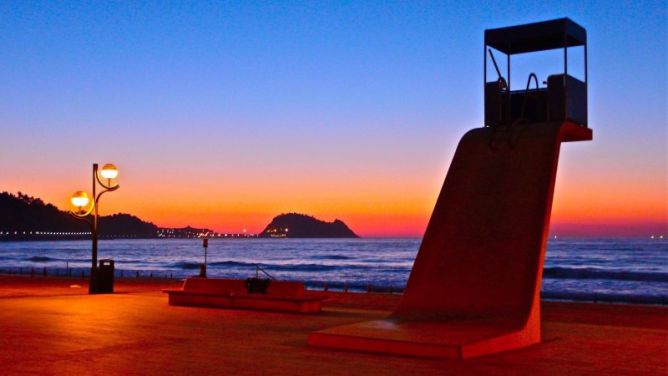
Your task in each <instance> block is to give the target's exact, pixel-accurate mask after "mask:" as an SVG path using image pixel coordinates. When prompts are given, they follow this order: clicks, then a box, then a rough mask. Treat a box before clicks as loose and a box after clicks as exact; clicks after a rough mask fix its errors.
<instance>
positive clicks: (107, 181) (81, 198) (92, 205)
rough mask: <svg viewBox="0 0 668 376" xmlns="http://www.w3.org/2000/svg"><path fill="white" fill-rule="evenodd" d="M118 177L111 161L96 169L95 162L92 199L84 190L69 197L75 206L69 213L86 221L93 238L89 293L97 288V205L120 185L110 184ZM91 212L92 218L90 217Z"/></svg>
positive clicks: (94, 292) (96, 291)
mask: <svg viewBox="0 0 668 376" xmlns="http://www.w3.org/2000/svg"><path fill="white" fill-rule="evenodd" d="M116 177H118V169H117V168H116V166H114V165H113V164H111V163H107V164H105V165H104V166H102V168H101V169H98V165H97V163H93V196H92V199H93V201H92V202H91V198H90V197H89V196H88V194H87V193H86V192H84V191H76V192H74V194H73V195H72V197H71V198H70V202H71V203H72V205H73V206H74V207H75V208H76V211H71V212H70V213H71V214H72V215H73V216H75V217H77V218H78V219H81V220H83V221H85V222H86V223H88V225H89V226H90V230H91V237H92V240H93V246H92V257H91V269H90V284H89V287H88V293H89V294H96V293H98V292H100V291H99V288H98V278H97V277H98V273H97V237H98V217H99V216H98V206H99V202H100V197H102V195H103V194H105V193H107V192H111V191H115V190H117V189H118V188H119V187H120V186H119V185H118V184H115V185H112V182H111V181H112V180H114V179H116ZM98 185H100V186H101V187H102V189H101V191H100V192H99V193H97V186H98ZM91 213H92V214H93V218H92V219H91V218H90V215H91Z"/></svg>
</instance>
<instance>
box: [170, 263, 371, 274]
mask: <svg viewBox="0 0 668 376" xmlns="http://www.w3.org/2000/svg"><path fill="white" fill-rule="evenodd" d="M199 265H200V263H197V262H188V261H183V262H176V263H172V264H170V265H169V267H171V268H176V269H198V268H199ZM207 265H208V266H209V267H220V268H235V267H236V268H244V269H254V268H255V267H256V266H257V265H259V266H260V267H261V268H263V269H266V270H267V271H269V272H271V271H282V272H284V271H285V272H324V271H336V270H353V269H354V270H359V269H370V268H374V267H373V266H364V265H351V264H341V265H324V264H263V263H252V262H243V261H216V262H209V263H207Z"/></svg>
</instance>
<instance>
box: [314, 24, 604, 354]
mask: <svg viewBox="0 0 668 376" xmlns="http://www.w3.org/2000/svg"><path fill="white" fill-rule="evenodd" d="M557 48H558V49H562V50H563V54H564V55H563V71H562V72H561V73H557V74H552V75H549V76H548V77H547V79H546V80H545V81H542V82H543V84H544V85H546V86H543V87H541V86H540V84H539V79H538V76H537V75H536V74H535V73H531V74H529V76H528V78H527V85H526V87H523V88H521V89H520V90H513V89H512V88H511V80H510V74H511V56H512V55H514V54H524V53H527V52H536V51H544V50H552V49H557ZM573 48H582V49H583V52H584V53H583V56H584V64H583V66H584V72H583V76H582V77H583V79H584V81H581V80H580V79H579V78H577V77H575V76H572V75H570V74H569V73H568V50H569V49H573ZM492 50H495V51H496V52H497V53H502V54H505V55H506V59H505V60H506V69H507V70H506V76H504V75H503V74H502V72H501V69H500V68H499V66H498V65H497V63H496V59H495V58H494V54H493V52H492ZM483 51H484V56H485V61H484V72H483V81H484V93H485V95H484V97H485V127H484V128H479V129H473V130H471V131H469V132H468V133H467V134H465V135H464V137H462V139H461V141H460V142H459V145H458V147H457V150H456V152H455V156H454V158H453V160H452V164H451V165H450V170H449V171H448V174H447V176H446V178H445V182H444V183H443V188H442V189H441V193H440V195H439V197H438V200H437V202H436V207H435V208H434V212H433V213H432V216H431V219H430V221H429V225H428V226H427V230H426V232H425V235H424V238H423V239H422V244H421V245H420V250H419V252H418V254H417V258H416V260H415V264H414V265H413V270H412V271H411V275H410V277H409V279H408V284H407V286H406V289H405V291H404V295H403V297H402V299H401V303H400V304H399V307H398V308H397V309H396V311H395V312H394V313H393V314H392V315H390V316H389V317H388V318H386V319H384V320H377V321H369V322H363V323H358V324H353V325H346V326H340V327H335V328H330V329H325V330H321V331H316V332H313V333H311V334H310V335H309V338H308V343H309V345H312V346H318V347H328V348H336V349H349V350H356V351H366V352H378V353H389V354H400V355H412V356H424V357H437V358H458V359H463V358H470V357H475V356H480V355H485V354H491V353H495V352H499V351H505V350H511V349H517V348H521V347H524V346H529V345H532V344H535V343H538V342H540V338H541V333H540V286H541V280H542V274H543V262H544V259H545V247H546V244H547V236H548V230H549V225H550V212H551V209H552V197H553V194H554V182H555V178H556V174H557V163H558V162H559V149H560V147H561V143H562V142H566V141H583V140H591V139H592V131H591V129H589V128H588V127H587V32H586V30H585V29H584V28H583V27H582V26H580V25H578V24H576V23H575V22H573V21H572V20H570V19H568V18H561V19H556V20H551V21H544V22H537V23H532V24H525V25H518V26H511V27H505V28H499V29H491V30H485V44H484V50H483ZM488 54H489V59H491V63H492V64H493V67H494V71H496V77H493V78H491V79H488V74H487V73H488V72H487V70H488V64H487V61H488ZM531 83H535V88H532V87H531Z"/></svg>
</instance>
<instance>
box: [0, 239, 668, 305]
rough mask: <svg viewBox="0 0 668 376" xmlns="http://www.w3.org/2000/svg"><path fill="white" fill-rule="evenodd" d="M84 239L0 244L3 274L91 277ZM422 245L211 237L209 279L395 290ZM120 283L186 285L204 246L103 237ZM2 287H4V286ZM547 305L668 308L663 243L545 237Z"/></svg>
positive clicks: (103, 254)
mask: <svg viewBox="0 0 668 376" xmlns="http://www.w3.org/2000/svg"><path fill="white" fill-rule="evenodd" d="M90 246H91V245H90V241H84V240H76V241H15V242H14V241H7V242H0V273H23V274H25V273H36V274H42V273H43V271H44V269H45V268H46V269H47V273H48V274H49V275H75V276H80V275H81V273H84V274H87V272H88V268H89V266H90V257H91V251H90ZM419 246H420V239H414V238H401V239H385V238H383V239H380V238H378V239H369V238H363V239H210V240H209V247H208V249H207V265H208V269H207V273H208V275H209V276H210V277H224V278H249V277H254V276H256V274H257V275H258V276H259V277H267V278H268V276H271V277H273V278H276V279H280V280H296V281H303V282H305V283H306V285H307V287H309V288H313V289H322V288H324V287H325V286H327V288H328V289H331V290H342V289H349V290H351V291H367V290H372V291H385V292H400V291H401V290H402V289H403V288H404V287H405V285H406V281H407V280H408V276H409V274H410V271H411V267H412V265H413V261H414V260H415V256H416V254H417V251H418V248H419ZM98 253H99V256H98V257H99V258H100V259H113V260H114V263H115V274H116V276H119V277H120V276H123V277H137V276H139V277H153V278H158V277H161V278H179V279H180V278H185V277H187V276H192V275H196V274H198V273H199V265H200V264H201V263H203V262H204V249H203V247H202V240H201V239H146V240H121V239H116V240H101V241H100V242H99V251H98ZM0 287H1V286H0ZM542 296H543V298H545V299H557V300H584V301H609V302H630V303H648V304H668V239H658V238H654V239H651V238H649V237H648V238H623V239H622V238H559V239H550V240H549V241H548V244H547V256H546V260H545V269H544V276H543V284H542Z"/></svg>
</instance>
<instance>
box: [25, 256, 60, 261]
mask: <svg viewBox="0 0 668 376" xmlns="http://www.w3.org/2000/svg"><path fill="white" fill-rule="evenodd" d="M26 261H31V262H52V261H62V260H61V259H59V258H54V257H47V256H32V257H28V258H27V259H26Z"/></svg>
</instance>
